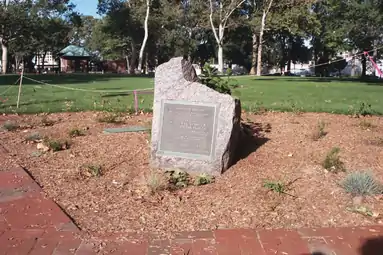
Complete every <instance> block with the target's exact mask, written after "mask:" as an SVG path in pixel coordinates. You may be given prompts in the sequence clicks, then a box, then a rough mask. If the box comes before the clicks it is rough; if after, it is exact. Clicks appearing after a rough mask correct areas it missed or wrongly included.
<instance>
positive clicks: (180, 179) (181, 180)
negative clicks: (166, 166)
mask: <svg viewBox="0 0 383 255" xmlns="http://www.w3.org/2000/svg"><path fill="white" fill-rule="evenodd" d="M165 173H166V174H167V177H168V182H169V187H170V188H171V189H177V188H184V187H186V186H188V185H189V181H190V177H189V174H188V173H187V172H185V171H183V170H180V169H172V170H167V171H166V172H165Z"/></svg>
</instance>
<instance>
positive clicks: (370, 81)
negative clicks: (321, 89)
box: [251, 76, 383, 86]
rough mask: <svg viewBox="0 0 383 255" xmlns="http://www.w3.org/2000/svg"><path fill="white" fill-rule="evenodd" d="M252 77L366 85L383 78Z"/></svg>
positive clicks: (265, 79)
mask: <svg viewBox="0 0 383 255" xmlns="http://www.w3.org/2000/svg"><path fill="white" fill-rule="evenodd" d="M266 77H267V76H265V78H262V77H261V78H253V79H251V80H253V81H271V82H275V81H286V82H306V83H308V82H313V83H321V82H326V83H328V82H356V83H365V84H366V85H376V86H383V79H378V78H373V77H366V78H347V77H344V78H342V77H341V78H336V77H299V76H295V77H291V76H290V77H289V76H280V77H279V78H266Z"/></svg>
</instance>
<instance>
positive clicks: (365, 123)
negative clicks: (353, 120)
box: [359, 120, 376, 129]
mask: <svg viewBox="0 0 383 255" xmlns="http://www.w3.org/2000/svg"><path fill="white" fill-rule="evenodd" d="M359 126H360V127H361V128H362V129H372V128H376V125H374V124H372V123H371V122H369V121H367V120H362V121H361V122H360V123H359Z"/></svg>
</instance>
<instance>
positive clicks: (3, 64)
mask: <svg viewBox="0 0 383 255" xmlns="http://www.w3.org/2000/svg"><path fill="white" fill-rule="evenodd" d="M0 42H1V50H2V56H1V67H2V68H1V69H2V70H1V72H2V74H6V73H7V67H8V47H7V45H5V43H4V42H3V40H2V39H1V38H0Z"/></svg>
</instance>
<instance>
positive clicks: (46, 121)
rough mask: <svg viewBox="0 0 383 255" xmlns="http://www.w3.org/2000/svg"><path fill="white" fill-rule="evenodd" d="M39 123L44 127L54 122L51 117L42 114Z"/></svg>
mask: <svg viewBox="0 0 383 255" xmlns="http://www.w3.org/2000/svg"><path fill="white" fill-rule="evenodd" d="M41 124H42V125H43V126H45V127H50V126H53V125H54V124H55V122H54V121H53V120H51V119H48V117H47V116H44V117H43V118H42V119H41Z"/></svg>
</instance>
